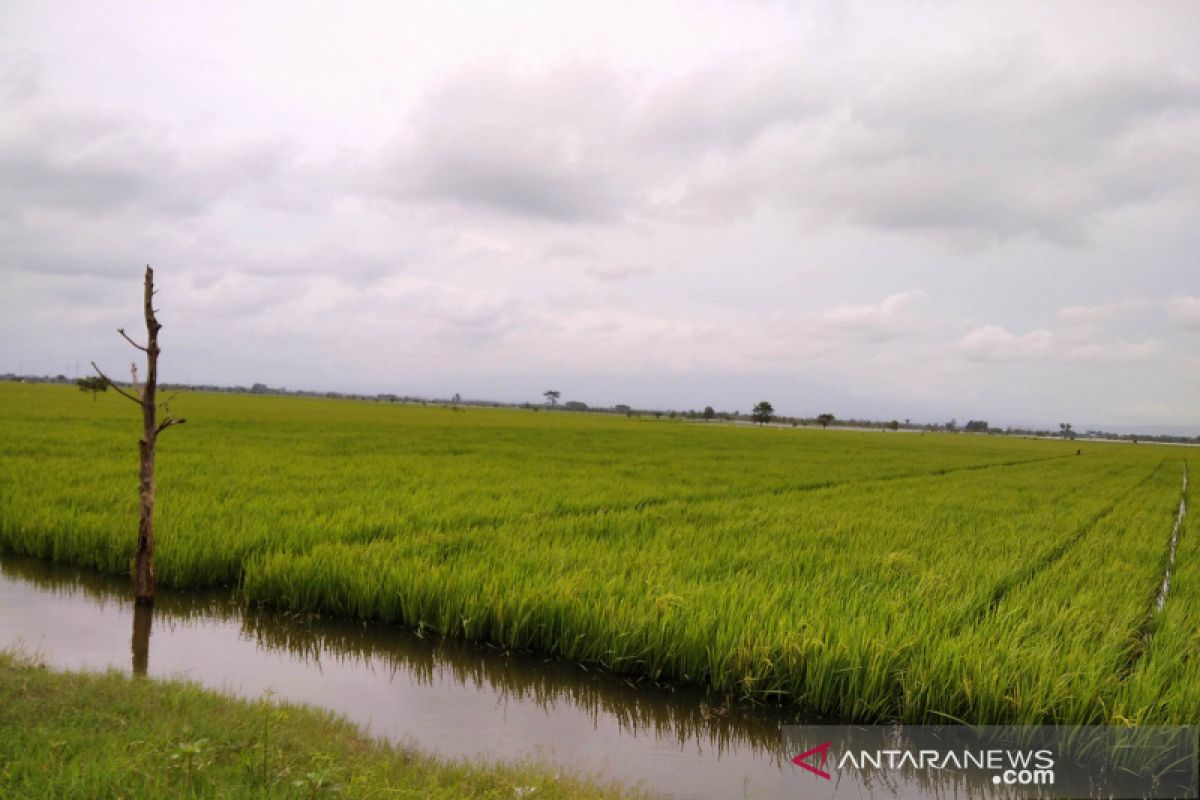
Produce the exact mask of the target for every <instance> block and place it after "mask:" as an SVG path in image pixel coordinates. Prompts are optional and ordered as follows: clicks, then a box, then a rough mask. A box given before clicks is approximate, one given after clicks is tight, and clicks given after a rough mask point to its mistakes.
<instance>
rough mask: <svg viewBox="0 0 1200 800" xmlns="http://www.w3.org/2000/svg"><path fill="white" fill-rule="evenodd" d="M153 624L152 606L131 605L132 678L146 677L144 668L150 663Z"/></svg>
mask: <svg viewBox="0 0 1200 800" xmlns="http://www.w3.org/2000/svg"><path fill="white" fill-rule="evenodd" d="M153 622H154V606H150V605H143V604H141V603H134V605H133V643H132V644H131V645H130V649H131V650H133V674H134V677H137V678H144V677H146V668H147V666H148V665H149V663H150V626H151V625H152V624H153Z"/></svg>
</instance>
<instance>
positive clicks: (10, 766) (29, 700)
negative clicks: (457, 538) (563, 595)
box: [0, 652, 621, 800]
mask: <svg viewBox="0 0 1200 800" xmlns="http://www.w3.org/2000/svg"><path fill="white" fill-rule="evenodd" d="M531 789H532V790H533V791H531ZM524 795H531V796H536V797H561V798H615V797H618V796H621V795H620V793H619V792H618V791H617V790H616V789H608V790H605V789H600V788H597V787H595V786H589V785H587V784H585V783H583V782H580V781H577V780H573V779H570V778H561V777H558V776H556V775H555V774H553V772H552V771H551V770H548V769H543V768H538V767H534V766H497V765H487V764H463V763H453V764H452V763H446V762H443V761H439V760H437V759H435V758H433V757H430V756H427V755H424V754H422V753H419V752H416V751H413V750H406V749H400V748H395V747H390V746H387V745H384V744H381V743H379V742H377V741H374V740H370V739H367V738H365V737H363V736H362V735H361V734H360V733H359V732H358V731H357V730H356V729H355V728H354V727H353V726H352V725H350V724H348V723H346V722H344V721H342V720H340V719H338V718H336V717H333V716H331V715H329V714H325V713H322V712H319V711H316V710H313V709H309V708H303V707H296V706H280V705H276V704H272V703H268V702H265V701H264V702H259V703H248V702H244V701H240V700H233V699H229V698H226V697H222V696H220V695H216V694H213V693H210V692H206V691H203V690H201V689H199V688H197V687H195V686H192V685H190V684H186V683H177V682H158V681H150V680H145V679H141V680H137V679H131V678H127V677H124V676H122V675H118V674H115V673H110V674H106V675H97V674H81V673H58V672H52V671H49V670H47V669H45V668H42V667H40V666H37V665H36V664H33V663H31V662H30V661H29V660H28V659H17V658H14V657H13V656H12V655H9V654H6V653H2V652H0V797H11V798H94V797H125V798H162V797H199V798H203V797H225V798H235V797H253V798H261V797H287V798H297V797H305V798H308V797H313V798H315V797H334V796H336V797H362V798H375V797H378V798H384V797H387V798H447V799H448V800H449V799H450V798H467V797H478V798H506V799H507V798H513V797H521V796H524Z"/></svg>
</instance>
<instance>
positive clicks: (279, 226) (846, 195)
mask: <svg viewBox="0 0 1200 800" xmlns="http://www.w3.org/2000/svg"><path fill="white" fill-rule="evenodd" d="M1054 9H1055V10H1054V11H1049V10H1047V8H1046V7H1045V6H1043V5H1040V4H1022V3H1015V4H1005V5H1004V6H997V5H994V4H991V5H984V4H980V5H973V4H956V5H955V6H952V7H946V6H936V5H933V6H927V5H921V4H901V5H897V6H894V7H890V6H888V5H887V2H886V0H885V2H883V3H880V4H874V3H873V4H871V6H869V7H868V6H864V7H862V8H859V9H854V8H851V7H839V8H838V9H836V10H834V9H831V8H830V7H828V6H825V5H823V4H820V3H817V4H808V3H789V4H778V5H777V4H749V5H747V4H744V3H725V2H714V3H706V4H702V5H701V6H693V7H690V8H689V9H688V10H687V12H686V15H685V14H683V13H681V12H680V10H679V9H678V8H675V7H671V6H669V5H658V4H657V3H655V2H653V0H651V2H650V3H649V5H644V6H643V7H639V8H638V10H637V12H636V13H634V12H632V11H630V10H628V9H625V10H622V9H619V8H612V9H610V8H607V7H605V8H604V9H603V11H601V10H599V9H598V8H590V9H589V8H586V7H580V6H572V7H569V8H568V7H566V6H563V7H561V8H560V7H546V8H543V9H541V10H540V11H539V12H538V13H537V14H536V15H533V14H532V13H531V12H530V11H529V10H528V9H523V8H520V7H505V8H503V9H500V8H499V7H492V6H488V5H482V4H481V5H479V6H477V7H475V8H474V9H473V10H472V11H471V14H472V17H473V18H475V19H476V20H477V24H473V25H469V26H465V25H463V24H462V19H461V15H460V14H456V13H451V12H448V11H445V10H444V9H433V10H430V12H429V13H428V14H427V15H421V16H420V18H417V17H414V16H413V15H411V14H410V13H407V12H406V11H404V10H402V9H398V8H391V7H380V8H377V9H374V10H373V11H371V12H370V13H369V14H362V15H341V14H340V13H337V12H335V11H333V10H332V9H327V8H320V7H297V8H296V9H295V10H294V11H293V13H290V14H288V15H284V16H276V17H274V18H273V19H272V20H270V21H267V20H262V19H258V18H256V17H251V16H249V15H244V14H243V13H241V12H240V11H239V10H237V9H234V8H232V7H230V8H228V9H227V8H224V7H207V6H201V5H199V4H195V5H189V4H187V3H183V4H177V5H175V6H172V7H171V8H170V9H165V10H162V11H161V12H160V13H155V14H152V15H147V14H142V13H141V12H138V11H136V10H133V9H131V8H129V7H126V6H121V5H119V4H115V3H114V4H107V5H106V4H105V2H104V0H102V2H101V3H100V4H98V5H96V4H93V5H89V6H86V7H79V8H73V9H72V10H71V12H70V14H67V13H65V11H64V9H63V8H61V7H58V6H56V5H54V2H53V0H52V1H51V3H48V4H37V5H30V6H25V7H21V8H18V9H16V10H15V11H14V12H13V13H12V14H11V15H9V18H7V19H6V22H7V25H6V27H5V29H4V31H3V32H0V43H2V44H3V45H4V47H3V48H0V52H4V53H5V56H4V59H5V60H3V61H0V98H2V101H3V102H4V104H5V114H4V115H3V116H0V371H6V370H8V369H15V368H16V365H18V364H25V365H26V366H27V367H31V366H32V365H33V364H43V363H44V364H48V365H50V366H48V367H45V368H44V370H50V371H53V372H58V371H62V369H63V368H64V367H63V365H69V364H72V363H74V362H75V361H76V360H83V361H84V362H85V363H86V360H88V359H90V358H91V357H93V356H95V357H98V358H100V359H102V360H105V363H109V362H110V361H111V363H122V362H123V361H125V360H126V359H127V353H125V352H123V350H122V349H121V343H120V341H119V340H116V338H115V337H114V336H113V335H112V328H113V327H115V326H116V325H118V324H126V325H128V324H132V323H133V322H135V321H136V306H137V296H136V295H137V291H138V280H139V275H140V270H141V268H142V266H143V265H144V264H145V263H146V262H152V263H153V264H154V265H155V267H156V268H158V270H159V275H160V279H161V282H162V288H163V304H164V319H165V320H166V321H167V324H168V328H169V336H170V339H169V347H170V350H169V352H170V353H171V358H170V362H171V363H170V364H168V365H165V368H166V369H167V370H168V371H169V372H170V373H171V374H172V376H173V377H174V378H181V379H192V380H206V381H217V382H242V383H247V382H253V381H258V380H263V381H266V382H270V383H276V384H284V385H289V386H313V387H316V388H320V387H322V386H327V387H329V388H363V389H375V390H388V391H391V390H398V391H403V392H421V391H424V392H429V393H442V394H446V393H452V392H454V391H459V392H462V393H463V394H464V395H468V396H495V397H500V398H507V399H526V396H527V395H528V394H530V393H531V394H532V399H536V397H537V395H538V393H539V392H540V391H541V390H543V389H544V388H545V385H549V383H547V381H550V380H552V379H553V380H554V382H555V385H559V383H561V388H563V390H564V391H567V392H568V393H570V394H571V395H572V396H578V397H579V399H583V400H586V401H589V402H604V401H605V399H606V398H607V399H608V400H609V401H611V402H632V403H635V404H639V405H652V404H662V405H676V406H681V407H690V406H701V407H702V405H703V404H707V403H716V404H722V403H725V404H739V403H746V402H754V401H757V400H759V399H762V397H765V396H768V395H767V394H763V392H769V393H770V397H769V399H771V400H772V402H775V404H776V406H777V407H778V408H780V409H781V410H783V411H785V412H793V411H794V412H802V413H815V412H817V411H824V410H833V411H834V412H836V413H839V415H854V414H861V415H873V414H874V415H879V416H889V417H890V416H895V415H897V414H900V415H902V416H912V417H914V418H916V417H918V416H922V415H923V414H927V415H928V416H929V417H932V418H939V417H940V418H949V417H951V416H958V417H959V418H967V417H971V416H974V417H990V418H991V419H992V421H993V422H998V421H1000V420H1001V419H1002V416H1003V415H1009V416H1010V417H1017V418H1020V419H1023V420H1030V419H1038V418H1042V419H1045V417H1044V416H1042V415H1048V416H1050V417H1051V419H1050V421H1053V418H1058V417H1059V416H1060V415H1062V416H1064V418H1065V417H1070V418H1072V419H1082V418H1083V416H1085V415H1087V416H1090V417H1091V418H1093V419H1096V420H1097V421H1101V422H1102V421H1104V420H1105V419H1110V420H1112V421H1113V422H1115V423H1120V422H1129V423H1131V424H1133V423H1155V422H1162V421H1169V422H1171V423H1173V424H1187V423H1190V422H1195V423H1196V424H1197V425H1200V418H1197V417H1196V413H1197V412H1196V406H1195V404H1194V403H1193V404H1191V405H1188V404H1186V403H1184V402H1183V401H1181V400H1180V399H1179V398H1185V397H1190V396H1193V395H1194V385H1193V384H1194V379H1193V378H1190V377H1188V376H1190V375H1194V364H1193V361H1194V358H1195V357H1194V356H1193V355H1191V353H1192V351H1194V347H1193V346H1192V345H1193V344H1194V343H1193V341H1192V339H1193V336H1194V332H1195V331H1196V330H1198V329H1200V322H1198V321H1197V320H1200V312H1198V311H1197V302H1200V301H1197V298H1198V297H1200V283H1197V278H1196V271H1195V269H1194V253H1195V252H1196V247H1197V245H1198V244H1200V242H1197V240H1196V234H1195V219H1196V218H1197V213H1198V210H1200V84H1198V76H1200V58H1198V57H1197V54H1196V49H1195V47H1194V42H1195V41H1196V39H1197V38H1198V37H1200V14H1197V13H1196V12H1195V11H1194V10H1193V9H1192V8H1191V7H1190V6H1166V5H1164V6H1158V5H1156V6H1152V7H1148V6H1144V5H1141V4H1129V5H1122V4H1106V5H1105V6H1104V8H1103V9H1097V8H1095V7H1094V6H1092V5H1083V6H1075V5H1071V4H1069V3H1068V4H1055V6H1054ZM68 19H69V20H72V22H71V24H66V22H65V20H68ZM1085 20H1086V21H1087V24H1083V22H1084V21H1085ZM333 26H338V30H340V31H342V34H343V35H339V36H337V37H331V36H330V33H329V32H330V30H331V27H333ZM101 28H103V29H104V30H107V31H109V33H110V35H108V36H104V37H97V36H94V35H92V34H90V33H89V31H94V30H99V29H101ZM165 43H169V44H165ZM351 43H352V44H351ZM314 53H318V54H320V57H311V56H312V54H314ZM915 287H920V289H919V290H918V289H917V288H915ZM1131 298H1132V299H1131ZM64 320H66V322H65V323H64ZM110 339H112V340H113V341H111V342H110ZM113 359H115V361H114V360H113ZM14 362H15V363H14ZM1067 374H1069V375H1070V376H1071V380H1070V381H1064V380H1063V375H1067ZM526 383H529V384H532V386H533V388H532V389H530V388H529V386H526V385H525V384H526ZM543 384H545V385H543ZM572 386H575V387H577V388H576V389H572V388H571V387H572ZM578 387H587V389H588V391H592V392H595V393H596V395H597V396H595V397H591V396H584V394H583V393H582V392H581V391H580V390H579V389H578ZM755 387H758V388H757V389H756V388H755ZM752 391H753V395H752V396H751V397H749V398H743V397H742V394H743V393H749V392H752ZM1189 393H1190V394H1189ZM697 395H703V397H700V396H697ZM759 395H761V396H759ZM834 406H836V407H834ZM731 407H737V406H736V405H731Z"/></svg>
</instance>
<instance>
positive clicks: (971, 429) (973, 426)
mask: <svg viewBox="0 0 1200 800" xmlns="http://www.w3.org/2000/svg"><path fill="white" fill-rule="evenodd" d="M963 430H964V431H966V432H967V433H987V430H988V424H987V420H985V419H973V420H969V421H968V422H967V426H966V427H965V428H963Z"/></svg>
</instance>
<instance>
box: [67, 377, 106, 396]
mask: <svg viewBox="0 0 1200 800" xmlns="http://www.w3.org/2000/svg"><path fill="white" fill-rule="evenodd" d="M75 385H76V386H78V387H79V391H81V392H91V393H92V400H93V401H94V400H95V399H96V393H97V392H107V391H108V381H106V380H104V378H100V377H95V376H93V377H89V378H80V379H79V380H77V381H75Z"/></svg>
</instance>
